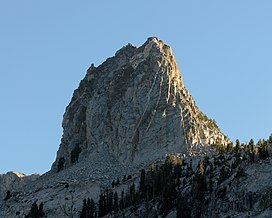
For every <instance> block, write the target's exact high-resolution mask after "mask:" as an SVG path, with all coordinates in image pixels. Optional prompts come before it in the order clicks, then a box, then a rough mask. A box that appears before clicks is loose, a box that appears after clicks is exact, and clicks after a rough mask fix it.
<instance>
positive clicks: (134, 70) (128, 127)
mask: <svg viewBox="0 0 272 218" xmlns="http://www.w3.org/2000/svg"><path fill="white" fill-rule="evenodd" d="M62 126H63V129H64V133H63V137H62V140H61V145H60V148H59V150H58V153H57V158H56V161H55V162H54V163H53V165H52V171H61V170H63V169H66V168H67V167H69V166H71V165H73V164H75V163H77V162H80V161H82V160H83V159H84V158H88V157H89V156H90V155H91V154H93V153H94V152H96V153H97V154H101V155H104V154H103V151H105V150H106V151H107V153H108V154H110V155H111V156H113V157H114V158H115V159H116V160H117V161H118V162H119V163H122V164H124V165H127V164H136V165H137V164H140V163H148V162H151V161H155V160H157V159H161V158H163V157H164V156H165V155H166V154H169V153H183V154H189V155H190V154H196V153H199V152H204V151H206V150H207V147H208V146H207V145H208V144H212V143H215V142H220V143H223V144H226V143H228V142H229V139H228V138H227V137H225V136H224V135H223V134H222V133H221V132H220V130H219V129H218V127H217V126H216V124H215V123H213V122H212V121H211V120H209V119H208V118H207V117H206V116H205V115H203V114H202V113H201V112H200V111H199V109H198V108H197V106H196V105H195V102H194V100H193V99H192V97H191V96H190V94H189V93H188V91H187V90H186V88H185V86H184V84H183V82H182V78H181V75H180V72H179V69H178V66H177V63H176V60H175V58H174V55H173V53H172V49H171V48H170V47H169V46H167V45H166V44H164V43H163V42H162V41H161V40H159V39H157V38H155V37H152V38H149V39H148V40H147V41H146V42H145V43H144V44H143V45H142V46H141V47H139V48H137V47H134V46H132V45H131V44H128V45H127V46H125V47H123V48H122V49H120V50H119V51H117V52H116V54H115V56H114V57H111V58H108V59H107V60H106V61H105V62H104V63H103V64H101V65H100V66H98V67H95V66H94V65H92V66H91V67H90V68H89V69H88V71H87V74H86V76H85V77H84V79H83V80H82V81H81V82H80V85H79V87H78V89H76V90H75V92H74V94H73V97H72V100H71V102H70V104H69V105H68V107H67V108H66V112H65V114H64V118H63V123H62ZM99 151H101V152H99ZM101 164H102V165H103V163H101Z"/></svg>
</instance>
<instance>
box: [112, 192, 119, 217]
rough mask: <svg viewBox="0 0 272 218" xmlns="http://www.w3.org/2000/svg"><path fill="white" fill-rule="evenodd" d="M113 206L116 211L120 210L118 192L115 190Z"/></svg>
mask: <svg viewBox="0 0 272 218" xmlns="http://www.w3.org/2000/svg"><path fill="white" fill-rule="evenodd" d="M113 208H114V212H115V213H116V212H117V211H118V210H119V206H118V194H117V192H114V196H113Z"/></svg>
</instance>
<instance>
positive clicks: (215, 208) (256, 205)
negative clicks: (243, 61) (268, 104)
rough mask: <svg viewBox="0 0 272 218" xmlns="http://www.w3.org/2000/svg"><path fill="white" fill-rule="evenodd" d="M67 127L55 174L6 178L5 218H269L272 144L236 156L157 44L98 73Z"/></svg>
mask: <svg viewBox="0 0 272 218" xmlns="http://www.w3.org/2000/svg"><path fill="white" fill-rule="evenodd" d="M62 127H63V136H62V139H61V144H60V147H59V150H58V152H57V157H56V160H55V161H54V163H53V164H52V168H51V170H50V171H49V172H47V173H45V174H43V175H37V174H34V175H31V176H26V175H24V174H21V173H16V172H9V173H7V174H4V175H0V217H7V218H10V217H49V218H55V217H60V218H62V217H82V218H86V217H92V218H93V217H150V218H151V217H169V218H170V217H188V218H189V217H196V218H197V217H209V218H210V217H214V218H217V217H253V216H254V217H271V214H272V209H271V199H272V198H271V196H272V195H271V193H272V189H271V184H270V181H271V179H272V170H271V169H272V168H271V161H270V160H271V158H270V156H271V153H272V152H271V146H272V136H271V137H270V138H269V139H268V140H260V141H259V142H258V143H257V144H256V145H255V144H254V141H253V140H252V141H251V142H250V143H249V144H240V142H238V141H237V142H236V146H235V147H234V146H233V143H232V142H231V141H230V140H229V139H228V138H227V137H226V136H225V135H224V134H223V133H222V132H221V131H220V129H219V128H218V126H217V125H216V122H215V121H214V120H211V119H209V118H208V117H207V116H206V115H205V114H203V113H202V112H201V111H200V110H199V109H198V107H197V106H196V104H195V102H194V100H193V98H192V96H191V95H190V94H189V92H188V91H187V89H186V88H185V86H184V84H183V81H182V77H181V75H180V72H179V69H178V66H177V63H176V60H175V57H174V55H173V52H172V49H171V48H170V47H169V46H168V45H166V44H164V43H163V42H162V41H161V40H159V39H158V38H156V37H151V38H148V39H147V41H146V42H145V43H144V44H143V45H142V46H140V47H135V46H133V45H131V44H128V45H127V46H124V47H123V48H121V49H120V50H119V51H117V52H116V54H115V55H114V56H113V57H111V58H108V59H107V60H106V61H105V62H104V63H102V64H101V65H100V66H97V67H95V66H94V65H93V64H92V65H91V66H90V68H89V69H88V70H87V73H86V76H85V77H84V78H83V80H82V81H81V82H80V84H79V87H78V88H77V89H76V90H75V91H74V94H73V97H72V100H71V102H70V104H69V105H68V106H67V108H66V111H65V114H64V117H63V122H62ZM255 184H258V185H255Z"/></svg>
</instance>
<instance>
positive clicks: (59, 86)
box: [0, 0, 272, 174]
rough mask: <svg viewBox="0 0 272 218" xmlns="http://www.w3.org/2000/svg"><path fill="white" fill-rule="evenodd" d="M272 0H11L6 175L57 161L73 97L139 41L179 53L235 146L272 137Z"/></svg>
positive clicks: (4, 56) (4, 71) (200, 100)
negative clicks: (92, 70)
mask: <svg viewBox="0 0 272 218" xmlns="http://www.w3.org/2000/svg"><path fill="white" fill-rule="evenodd" d="M271 11H272V1H271V0H262V1H256V0H239V1H237V0H228V1H218V0H214V1H211V0H206V1H202V0H199V1H196V0H195V1H185V0H175V1H174V0H172V1H158V0H157V1H155V0H150V1H146V0H138V1H127V0H118V1H105V0H100V1H90V0H88V1H83V0H81V1H69V0H65V1H64V0H58V1H53V0H48V1H37V0H35V1H34V0H27V1H19V0H17V1H15V0H11V1H1V2H0V39H1V40H0V75H1V77H0V78H1V79H0V98H1V107H0V137H1V141H0V148H1V152H0V173H4V172H7V171H11V170H16V171H21V172H23V173H27V174H29V173H34V172H38V173H43V172H46V171H47V170H49V169H50V167H51V163H52V162H53V161H54V159H55V156H56V152H57V149H58V146H59V144H60V139H61V135H62V128H61V121H62V115H63V113H64V111H65V107H66V106H67V105H68V103H69V101H70V99H71V96H72V93H73V90H74V89H75V88H77V86H78V84H79V81H80V80H81V79H82V78H83V77H84V75H85V72H86V70H87V68H88V67H89V66H90V64H91V63H94V64H95V65H98V64H100V63H102V62H103V61H104V60H105V59H106V58H107V57H109V56H113V55H114V53H115V51H116V50H117V49H119V48H121V47H122V46H123V45H125V44H127V43H129V42H131V43H132V44H134V45H137V46H139V45H141V44H142V43H143V42H144V41H145V40H146V38H147V37H149V36H157V37H159V38H160V39H162V40H163V41H164V42H165V43H167V44H169V45H170V46H171V47H172V48H173V51H174V54H175V57H176V59H177V62H178V65H179V67H180V71H181V74H182V77H183V80H184V82H185V86H186V87H187V88H188V90H189V92H190V93H191V94H192V96H193V98H194V99H195V101H196V103H197V105H198V106H199V108H200V109H201V110H202V111H203V112H204V113H205V114H207V115H208V116H209V117H210V118H214V119H216V121H217V123H218V124H219V126H220V128H221V130H222V131H223V132H224V133H225V134H226V135H228V136H229V137H230V138H231V139H232V140H235V139H236V138H239V139H240V140H241V141H249V140H250V138H253V139H254V140H258V139H259V138H267V137H268V136H269V135H270V133H272V116H271V108H272V100H271V94H272V86H271V81H272V28H271V24H272V13H271Z"/></svg>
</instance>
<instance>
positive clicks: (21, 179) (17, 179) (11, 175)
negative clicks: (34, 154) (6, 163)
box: [0, 171, 40, 199]
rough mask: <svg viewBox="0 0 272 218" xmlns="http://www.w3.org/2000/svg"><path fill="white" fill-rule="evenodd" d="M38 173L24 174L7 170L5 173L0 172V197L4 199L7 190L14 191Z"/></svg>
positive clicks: (30, 180) (37, 175) (32, 179)
mask: <svg viewBox="0 0 272 218" xmlns="http://www.w3.org/2000/svg"><path fill="white" fill-rule="evenodd" d="M39 177H40V175H39V174H32V175H29V176H27V175H25V174H22V173H18V172H14V171H12V172H8V173H6V174H0V199H4V198H5V197H6V196H7V192H8V191H9V192H15V191H17V190H18V189H20V188H21V187H23V186H24V185H26V184H28V183H30V182H32V181H34V180H36V179H37V178H39Z"/></svg>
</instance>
